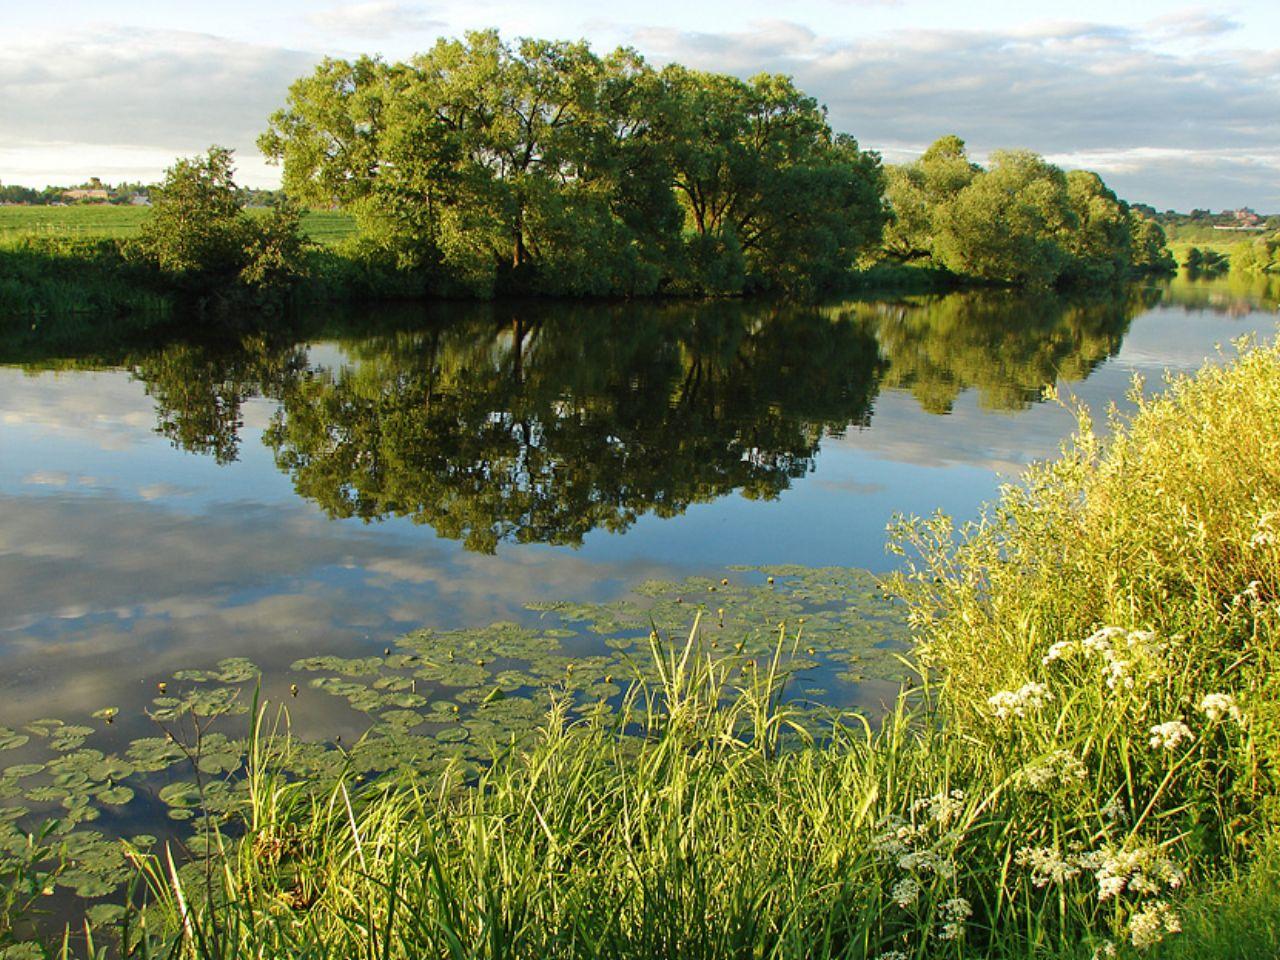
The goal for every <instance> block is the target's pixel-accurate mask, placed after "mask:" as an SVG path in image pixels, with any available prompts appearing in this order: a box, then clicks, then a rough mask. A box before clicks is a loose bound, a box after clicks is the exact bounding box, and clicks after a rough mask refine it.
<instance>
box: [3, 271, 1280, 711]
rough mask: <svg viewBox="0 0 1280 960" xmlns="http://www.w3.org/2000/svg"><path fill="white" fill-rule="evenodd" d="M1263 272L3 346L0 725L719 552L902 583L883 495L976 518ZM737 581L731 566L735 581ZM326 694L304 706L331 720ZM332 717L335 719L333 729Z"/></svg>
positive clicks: (1268, 308) (1253, 316)
mask: <svg viewBox="0 0 1280 960" xmlns="http://www.w3.org/2000/svg"><path fill="white" fill-rule="evenodd" d="M1275 310H1276V291H1275V289H1274V287H1272V286H1268V285H1267V284H1265V283H1244V282H1240V281H1237V280H1221V281H1212V282H1210V281H1203V282H1191V281H1188V280H1186V279H1180V280H1177V281H1174V282H1173V283H1171V284H1164V285H1156V286H1147V287H1141V288H1135V289H1131V290H1127V291H1124V292H1122V293H1114V294H1110V295H1099V296H1093V297H1087V298H1075V299H1063V298H1057V297H1031V296H1021V295H1014V294H1007V293H998V292H996V293H993V292H983V293H957V294H951V295H947V296H931V297H900V298H887V299H867V300H857V301H848V302H843V303H833V304H827V305H824V306H821V307H816V308H815V307H801V306H794V305H780V304H771V303H755V302H746V303H742V302H731V303H711V304H667V305H652V304H610V305H588V306H583V305H566V304H555V303H551V304H548V303H541V304H488V305H476V306H471V305H433V306H431V307H422V306H415V307H401V308H394V309H388V308H382V309H378V310H366V311H358V312H355V313H353V314H351V315H347V316H330V317H324V318H313V319H312V320H311V321H309V322H308V323H306V324H304V325H303V327H302V334H301V339H297V338H295V337H292V336H262V335H255V336H246V337H234V336H221V337H215V338H211V339H210V338H205V339H203V340H196V341H191V340H186V341H172V342H168V343H158V344H142V345H138V344H134V345H125V344H111V343H107V344H97V345H95V346H94V347H92V348H91V349H87V350H86V349H83V348H81V349H69V348H66V347H50V346H48V344H47V343H42V342H41V341H40V340H39V337H38V336H34V335H32V336H28V335H26V334H24V335H23V336H22V337H21V338H17V337H11V338H10V342H9V343H8V344H7V345H6V346H5V347H4V349H5V350H6V351H7V353H4V354H2V355H0V363H4V364H6V365H4V366H0V725H5V724H7V725H9V726H17V725H19V724H21V723H23V722H26V721H28V720H30V719H32V718H35V717H38V716H49V715H52V716H64V715H68V714H81V715H83V714H86V713H88V712H89V711H91V710H93V709H96V708H98V707H100V706H102V705H105V704H129V703H131V702H132V703H141V702H143V701H144V700H145V699H146V698H147V697H149V696H150V695H151V693H152V692H153V690H154V684H155V683H156V682H157V681H158V680H159V679H163V678H165V677H167V676H169V675H170V674H172V673H173V671H175V670H179V669H182V668H186V667H193V666H195V667H200V666H207V665H210V664H212V663H213V662H214V661H216V660H218V659H219V658H222V657H229V656H245V657H249V658H250V659H252V660H253V661H254V662H255V663H257V664H259V665H261V666H262V667H263V668H264V669H265V670H266V671H267V673H268V676H269V677H270V676H279V677H282V678H283V677H285V675H286V673H287V666H288V664H290V663H292V662H293V661H294V660H296V659H298V658H300V657H306V656H311V655H314V654H322V653H341V654H342V655H344V656H358V655H362V654H365V653H370V652H380V651H381V649H382V648H383V647H384V646H386V645H388V644H390V643H391V641H392V640H393V638H395V637H396V636H398V635H400V634H402V633H404V632H405V631H407V630H410V629H413V628H416V627H418V626H421V625H433V626H437V627H441V628H448V627H457V626H468V625H470V626H476V625H483V624H487V623H490V622H493V621H498V620H510V621H515V622H520V623H535V622H538V616H539V615H538V613H536V612H534V611H530V610H529V609H527V604H529V603H530V602H536V601H548V600H568V601H574V602H584V601H596V600H609V599H613V598H617V597H621V596H623V595H625V594H627V592H628V591H629V590H630V589H631V588H632V587H634V586H635V585H637V584H639V583H641V582H642V581H644V580H647V579H653V578H659V579H677V578H681V577H685V576H689V575H694V574H697V575H705V576H709V577H715V578H718V577H720V576H721V575H722V573H723V572H724V571H725V570H726V568H728V567H729V566H731V565H741V564H804V565H809V566H826V565H833V566H851V567H863V568H868V569H871V570H874V571H883V570H886V569H888V568H889V567H890V565H891V558H889V557H888V556H887V555H886V553H885V551H884V530H885V526H886V524H887V522H888V521H889V520H890V518H891V517H892V516H893V515H894V514H895V513H908V514H911V513H914V514H924V513H929V512H932V511H934V510H936V509H942V510H946V511H948V512H951V513H953V514H957V515H960V516H972V515H974V514H975V512H976V511H977V509H978V507H979V505H980V504H981V503H982V502H983V501H985V500H988V499H990V498H991V497H992V496H993V495H994V493H995V492H996V490H997V487H998V485H999V483H1000V482H1002V480H1007V479H1012V478H1013V477H1015V476H1016V475H1017V473H1018V471H1019V470H1020V469H1021V468H1022V467H1023V466H1025V465H1026V464H1027V463H1029V462H1030V461H1032V460H1034V459H1037V458H1042V457H1046V456H1051V455H1052V454H1053V453H1054V452H1055V451H1056V450H1057V448H1058V447H1059V444H1060V443H1061V442H1062V440H1063V438H1064V437H1065V436H1066V435H1067V434H1068V433H1069V431H1070V430H1071V428H1072V424H1073V418H1072V415H1071V413H1070V412H1069V411H1068V410H1066V409H1064V408H1062V407H1061V406H1059V405H1056V404H1051V403H1044V402H1042V401H1041V396H1042V392H1043V389H1044V387H1045V386H1047V385H1050V384H1055V383H1056V384H1058V385H1059V386H1060V387H1061V389H1062V391H1063V393H1064V394H1068V395H1072V396H1074V397H1077V398H1079V399H1080V400H1081V401H1084V402H1086V403H1088V404H1089V405H1090V406H1091V407H1092V408H1093V409H1094V410H1105V409H1106V407H1107V406H1108V405H1109V404H1111V403H1120V404H1122V405H1123V402H1124V395H1125V393H1126V390H1127V389H1128V387H1129V384H1130V380H1131V378H1132V376H1133V374H1135V373H1142V374H1144V375H1147V376H1148V377H1149V378H1150V379H1151V381H1152V384H1153V385H1156V386H1158V382H1157V381H1158V379H1159V375H1160V374H1161V372H1162V371H1165V370H1174V371H1188V370H1192V369H1194V368H1196V367H1198V366H1199V365H1200V364H1201V363H1203V362H1204V361H1205V360H1206V358H1211V357H1214V356H1215V355H1216V352H1217V348H1218V345H1220V344H1227V343H1228V342H1229V341H1230V340H1231V339H1232V338H1235V337H1237V336H1239V335H1242V334H1247V333H1258V334H1261V335H1263V336H1264V337H1267V338H1270V337H1271V336H1272V335H1273V333H1274V326H1275V322H1276V313H1275ZM735 576H737V575H735ZM326 709H327V708H326V707H325V706H324V704H323V702H321V701H316V702H299V703H298V704H297V705H296V713H297V718H298V720H299V722H300V723H304V724H305V723H313V724H319V725H323V723H325V722H327V719H326V718H325V717H324V716H323V712H324V711H325V710H326ZM326 729H327V730H329V731H330V732H332V729H336V727H334V725H333V724H332V723H330V724H329V726H328V727H326Z"/></svg>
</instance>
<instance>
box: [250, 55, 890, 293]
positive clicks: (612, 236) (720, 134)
mask: <svg viewBox="0 0 1280 960" xmlns="http://www.w3.org/2000/svg"><path fill="white" fill-rule="evenodd" d="M259 145H260V147H261V149H262V150H263V152H264V153H265V154H266V155H267V156H268V157H270V158H273V159H275V160H276V161H279V162H281V163H283V166H284V184H285V189H286V190H287V191H288V193H289V194H290V195H291V196H293V197H295V198H297V199H299V200H301V201H303V202H306V203H310V204H313V205H324V206H328V205H337V206H340V207H342V208H344V209H347V210H350V211H352V212H353V213H354V214H355V215H356V216H357V217H358V218H359V219H360V222H361V225H362V229H363V231H364V233H365V236H366V237H367V238H368V241H369V242H371V243H374V244H377V245H379V246H381V247H383V248H385V249H388V250H391V251H393V252H394V254H395V255H396V257H397V258H398V259H399V260H400V262H401V263H402V264H408V265H412V266H415V267H419V268H422V269H425V270H427V271H429V272H431V274H432V276H433V278H434V287H435V289H436V290H438V291H441V292H449V291H452V290H458V291H466V292H471V293H479V294H482V295H483V294H490V293H493V292H494V291H496V290H505V291H521V290H528V291H534V292H543V293H567V294H646V293H655V292H663V291H673V292H680V291H687V292H703V291H707V292H738V291H741V290H744V289H747V288H749V287H780V288H786V289H797V288H804V287H812V286H815V285H819V284H821V283H822V282H824V281H825V280H827V279H829V278H830V277H831V276H832V275H833V274H835V273H838V272H840V271H842V270H845V269H847V268H848V267H849V265H850V264H851V263H852V262H853V260H854V258H855V257H856V256H857V255H858V253H859V252H860V251H862V250H864V249H866V248H868V247H869V246H872V245H874V244H875V243H877V242H878V240H879V237H880V231H881V227H882V224H883V222H884V219H885V210H884V207H883V202H882V171H881V168H880V163H879V158H878V156H876V155H875V154H873V153H868V152H865V151H862V150H860V149H859V148H858V145H857V143H856V142H855V141H853V140H852V139H851V138H848V137H843V136H837V135H836V134H835V133H834V132H833V131H832V129H831V127H830V125H829V124H828V123H827V118H826V111H825V109H824V108H822V107H821V106H819V105H818V103H817V102H816V101H814V100H813V99H812V98H811V97H808V96H806V95H804V94H803V93H802V92H801V91H799V90H798V89H797V88H796V87H795V85H794V84H793V83H792V81H791V80H790V79H789V78H787V77H783V76H776V75H768V74H764V75H761V76H758V77H755V78H754V79H752V80H750V81H743V80H739V79H737V78H734V77H729V76H724V75H720V74H713V73H703V72H699V71H693V70H688V69H686V68H683V67H679V66H669V67H667V68H665V69H663V70H661V71H656V70H654V69H653V68H652V67H650V66H649V65H648V64H646V63H645V61H644V60H643V58H642V57H641V56H640V55H639V54H637V53H636V52H635V51H633V50H629V49H625V48H623V49H618V50H615V51H613V52H612V53H609V54H607V55H605V56H600V55H597V54H596V53H594V52H593V51H592V50H591V49H590V48H589V47H588V45H587V44H586V43H583V42H578V43H568V42H559V41H546V40H533V39H522V40H518V41H516V42H515V43H506V42H503V41H502V40H501V38H500V37H499V35H498V34H497V32H496V31H484V32H474V33H469V34H467V35H466V37H465V38H464V39H460V40H459V39H442V40H440V41H438V42H437V43H436V45H435V46H434V47H432V48H431V49H430V50H428V51H427V52H425V53H422V54H418V55H417V56H414V57H412V58H410V59H409V60H407V61H406V62H399V63H387V62H384V61H382V60H380V59H377V58H371V57H362V58H359V59H357V60H353V61H346V60H326V61H325V62H324V63H322V64H321V65H320V66H319V67H318V68H317V69H316V71H315V72H314V73H313V74H311V75H310V76H308V77H304V78H302V79H300V80H298V81H297V82H296V83H295V84H294V85H293V86H292V87H291V89H290V93H289V99H288V104H287V106H286V107H285V108H284V109H283V110H280V111H278V112H277V113H276V114H275V115H273V116H272V118H271V121H270V127H269V129H268V131H267V132H266V133H265V134H264V135H263V137H262V138H261V140H260V143H259Z"/></svg>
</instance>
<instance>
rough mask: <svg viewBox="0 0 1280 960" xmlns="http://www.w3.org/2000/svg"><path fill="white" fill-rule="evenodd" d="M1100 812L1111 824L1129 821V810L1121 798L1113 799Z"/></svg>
mask: <svg viewBox="0 0 1280 960" xmlns="http://www.w3.org/2000/svg"><path fill="white" fill-rule="evenodd" d="M1098 812H1099V813H1101V814H1102V818H1103V819H1104V820H1106V821H1107V822H1108V823H1111V824H1117V823H1124V822H1125V821H1127V820H1128V819H1129V809H1128V808H1127V807H1126V806H1125V805H1124V801H1123V800H1121V799H1120V798H1119V797H1112V798H1111V799H1110V800H1108V801H1107V802H1106V804H1105V805H1104V806H1103V808H1102V809H1101V810H1100V811H1098Z"/></svg>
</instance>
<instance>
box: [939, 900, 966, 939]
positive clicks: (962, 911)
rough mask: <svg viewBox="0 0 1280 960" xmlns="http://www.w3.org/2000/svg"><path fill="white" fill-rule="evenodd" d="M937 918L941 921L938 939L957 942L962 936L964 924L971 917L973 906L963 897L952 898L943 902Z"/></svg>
mask: <svg viewBox="0 0 1280 960" xmlns="http://www.w3.org/2000/svg"><path fill="white" fill-rule="evenodd" d="M938 916H939V919H940V920H941V921H942V928H941V929H940V930H939V931H938V939H939V940H959V939H960V937H962V936H963V935H964V922H965V921H966V920H968V919H969V918H970V917H971V916H973V906H972V905H971V904H970V903H969V901H968V900H966V899H965V898H964V897H952V898H951V899H950V900H945V901H943V903H942V906H941V907H940V908H939V909H938Z"/></svg>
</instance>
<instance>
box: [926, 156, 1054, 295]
mask: <svg viewBox="0 0 1280 960" xmlns="http://www.w3.org/2000/svg"><path fill="white" fill-rule="evenodd" d="M936 220H937V227H938V232H937V236H936V237H935V241H934V243H935V249H936V251H937V254H938V256H939V259H940V260H941V261H942V263H943V264H944V265H945V266H946V267H947V268H948V269H949V270H952V271H953V272H955V273H959V274H965V275H968V276H973V277H979V278H982V279H984V280H995V281H1000V282H1005V283H1012V284H1015V285H1031V286H1050V285H1052V284H1053V283H1054V282H1056V281H1057V279H1058V277H1059V275H1060V274H1061V272H1062V270H1063V268H1064V266H1065V265H1066V260H1067V256H1066V254H1065V252H1064V250H1063V248H1062V246H1061V243H1060V241H1061V239H1062V237H1063V236H1064V234H1066V233H1067V232H1068V231H1070V230H1074V229H1076V228H1077V227H1078V224H1079V221H1078V219H1077V218H1076V216H1075V213H1074V211H1072V209H1071V205H1070V202H1069V200H1068V196H1067V181H1066V176H1065V175H1064V174H1063V172H1062V171H1061V170H1059V169H1058V168H1057V167H1055V166H1053V165H1052V164H1049V163H1046V162H1045V161H1044V159H1043V158H1042V157H1040V156H1038V155H1036V154H1034V153H1031V152H1030V151H1025V150H1006V151H997V152H996V153H994V154H992V157H991V166H990V167H989V168H988V169H987V170H986V171H984V172H983V174H982V175H981V176H976V177H974V179H973V180H972V181H971V182H970V183H969V184H968V186H966V187H965V188H964V189H963V190H961V191H959V192H958V193H957V194H956V196H955V198H954V199H953V200H952V201H951V202H950V203H948V204H946V205H944V206H943V207H942V208H941V209H940V210H939V211H938V214H937V217H936Z"/></svg>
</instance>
